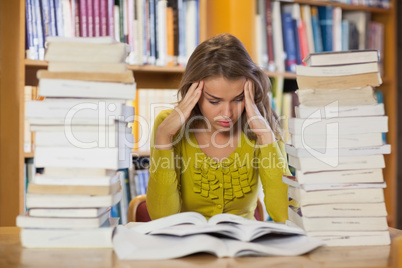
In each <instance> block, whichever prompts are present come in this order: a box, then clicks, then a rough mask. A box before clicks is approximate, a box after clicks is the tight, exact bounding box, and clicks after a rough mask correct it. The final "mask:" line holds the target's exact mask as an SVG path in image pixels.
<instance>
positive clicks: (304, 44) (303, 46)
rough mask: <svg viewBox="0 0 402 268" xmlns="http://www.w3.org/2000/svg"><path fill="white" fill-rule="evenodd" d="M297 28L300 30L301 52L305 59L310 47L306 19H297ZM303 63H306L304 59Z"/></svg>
mask: <svg viewBox="0 0 402 268" xmlns="http://www.w3.org/2000/svg"><path fill="white" fill-rule="evenodd" d="M297 30H298V32H299V44H300V54H301V58H302V60H303V59H305V58H306V57H307V55H308V54H309V48H308V41H307V33H306V25H305V24H304V21H303V20H301V19H298V20H297ZM302 64H303V65H306V63H305V62H304V61H302Z"/></svg>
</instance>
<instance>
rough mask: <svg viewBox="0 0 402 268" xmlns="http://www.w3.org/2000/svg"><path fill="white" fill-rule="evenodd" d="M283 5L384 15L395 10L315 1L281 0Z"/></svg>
mask: <svg viewBox="0 0 402 268" xmlns="http://www.w3.org/2000/svg"><path fill="white" fill-rule="evenodd" d="M280 2H282V3H298V4H302V5H312V6H328V5H331V6H334V7H340V8H342V9H344V10H360V11H367V12H370V13H384V14H391V9H392V8H395V7H394V6H393V5H391V7H390V8H389V9H387V8H379V7H368V6H363V5H350V4H343V3H337V2H332V1H313V0H280Z"/></svg>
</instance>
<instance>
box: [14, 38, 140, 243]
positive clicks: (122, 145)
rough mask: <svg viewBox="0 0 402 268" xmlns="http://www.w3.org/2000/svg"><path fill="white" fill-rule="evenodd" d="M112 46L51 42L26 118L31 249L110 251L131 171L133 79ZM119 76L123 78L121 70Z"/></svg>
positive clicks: (105, 41) (121, 48)
mask: <svg viewBox="0 0 402 268" xmlns="http://www.w3.org/2000/svg"><path fill="white" fill-rule="evenodd" d="M126 54H127V48H126V45H124V44H120V43H116V42H114V41H113V39H112V38H57V37H56V38H51V39H49V40H48V49H47V52H46V55H45V58H46V60H48V61H49V70H40V71H38V73H37V76H38V78H39V89H38V95H40V96H43V97H45V99H44V100H43V101H29V102H28V103H27V105H26V117H27V119H28V121H29V124H30V127H31V130H32V131H35V132H36V140H35V145H36V147H35V153H34V164H35V166H36V167H43V168H44V173H43V174H37V175H36V176H35V177H34V179H33V181H32V182H31V183H29V185H28V189H27V195H26V207H27V209H28V211H27V212H26V213H25V214H24V215H19V216H17V226H19V227H21V228H23V229H22V231H21V242H22V245H23V246H25V247H112V232H113V229H114V228H115V226H116V224H117V223H118V219H116V218H111V217H110V207H112V206H114V205H116V204H117V203H118V202H119V201H120V200H121V199H122V191H121V184H122V183H124V182H123V173H122V172H118V170H119V169H126V168H129V167H130V166H131V165H132V155H131V151H132V148H133V136H132V133H131V129H130V128H128V127H127V124H128V123H131V122H133V120H134V108H133V107H132V106H127V105H126V104H125V103H126V102H129V101H131V102H132V100H133V99H134V97H135V92H136V84H135V81H134V77H133V73H132V72H131V71H127V70H126V69H125V64H124V59H125V57H126ZM117 69H118V70H117Z"/></svg>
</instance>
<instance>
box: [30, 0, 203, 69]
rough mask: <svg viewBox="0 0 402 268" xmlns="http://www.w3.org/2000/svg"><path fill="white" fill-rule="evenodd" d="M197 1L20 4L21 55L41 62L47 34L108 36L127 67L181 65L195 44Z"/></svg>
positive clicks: (76, 0)
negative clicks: (122, 49)
mask: <svg viewBox="0 0 402 268" xmlns="http://www.w3.org/2000/svg"><path fill="white" fill-rule="evenodd" d="M198 14H199V3H198V0H149V1H144V0H119V1H114V0H102V1H99V0H26V33H27V34H26V36H27V42H26V52H27V55H26V57H27V58H28V59H33V60H38V59H39V60H43V59H44V55H45V49H46V43H45V40H46V39H47V38H48V37H49V36H59V37H99V36H111V37H114V38H115V40H117V41H120V42H123V43H127V44H129V45H130V53H129V55H128V57H127V63H129V64H136V65H142V64H152V65H162V66H164V65H176V64H181V65H184V64H185V63H186V62H187V59H188V57H189V56H190V55H191V53H192V51H193V50H194V48H195V47H196V46H197V45H198V43H199V34H198V33H199V15H198Z"/></svg>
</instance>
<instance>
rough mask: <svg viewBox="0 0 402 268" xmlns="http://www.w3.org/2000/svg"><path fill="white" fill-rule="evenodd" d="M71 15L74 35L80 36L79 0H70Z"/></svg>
mask: <svg viewBox="0 0 402 268" xmlns="http://www.w3.org/2000/svg"><path fill="white" fill-rule="evenodd" d="M71 10H72V17H73V20H74V35H75V36H76V37H80V36H81V32H80V2H79V0H71Z"/></svg>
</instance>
